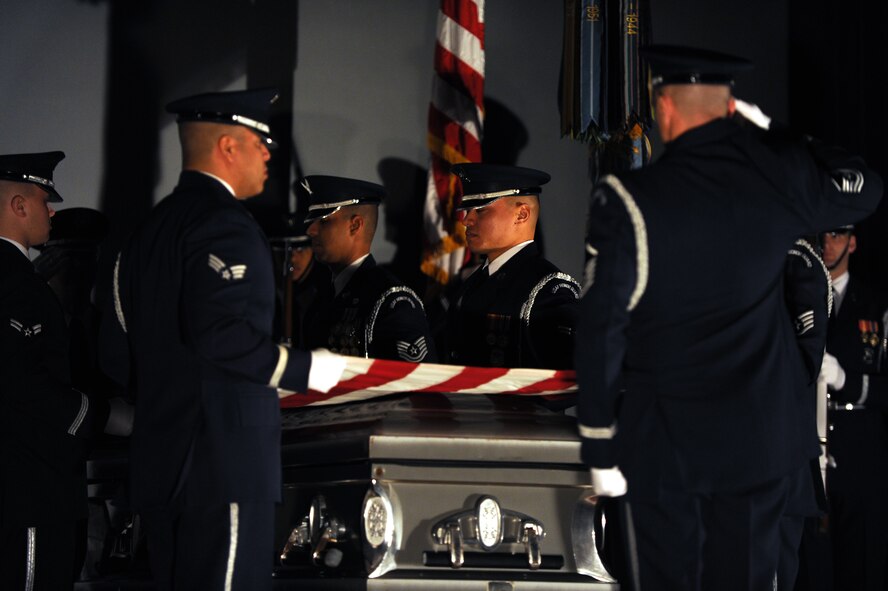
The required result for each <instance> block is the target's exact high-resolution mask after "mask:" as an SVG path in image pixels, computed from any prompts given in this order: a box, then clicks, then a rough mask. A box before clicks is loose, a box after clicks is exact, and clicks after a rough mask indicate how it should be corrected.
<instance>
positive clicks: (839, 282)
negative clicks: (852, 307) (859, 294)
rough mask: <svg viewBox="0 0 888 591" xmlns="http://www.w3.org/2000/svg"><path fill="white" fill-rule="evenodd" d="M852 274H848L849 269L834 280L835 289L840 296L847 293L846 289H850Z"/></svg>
mask: <svg viewBox="0 0 888 591" xmlns="http://www.w3.org/2000/svg"><path fill="white" fill-rule="evenodd" d="M850 278H851V276H850V275H849V274H848V271H845V272H844V273H842V274H841V275H839V276H838V277H836V278H835V279H833V280H832V286H833V289H834V290H835V291H836V294H838V296H839V297H842V296H844V295H845V290H847V289H848V280H849V279H850Z"/></svg>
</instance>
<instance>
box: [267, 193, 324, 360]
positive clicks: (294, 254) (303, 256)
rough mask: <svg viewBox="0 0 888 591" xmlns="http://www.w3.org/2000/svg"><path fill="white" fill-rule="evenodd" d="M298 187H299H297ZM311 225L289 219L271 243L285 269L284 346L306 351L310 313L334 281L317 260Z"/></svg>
mask: <svg viewBox="0 0 888 591" xmlns="http://www.w3.org/2000/svg"><path fill="white" fill-rule="evenodd" d="M297 185H298V183H297ZM307 229H308V225H307V224H306V223H305V221H304V220H303V216H301V215H299V214H291V215H289V216H288V218H287V229H286V231H285V235H282V236H275V237H274V238H271V239H270V240H269V241H270V242H271V249H272V252H273V254H274V255H275V259H276V263H277V264H282V265H283V266H284V269H285V270H284V272H283V273H281V274H280V277H281V282H280V284H279V285H278V291H279V300H280V302H281V304H280V318H279V320H278V322H277V328H278V331H279V333H280V334H277V335H276V336H278V337H279V339H280V340H281V342H285V343H289V344H290V345H292V346H294V347H299V348H304V347H305V346H306V345H305V326H306V320H307V315H308V310H309V308H311V306H312V305H313V304H314V303H315V301H316V300H317V299H318V297H320V296H321V295H326V293H327V291H328V289H329V286H330V281H331V280H332V278H331V274H330V268H329V267H327V265H324V264H321V263H319V262H318V261H317V260H316V259H315V258H314V251H313V250H312V247H311V238H310V237H309V235H308V234H307V233H306V230H307Z"/></svg>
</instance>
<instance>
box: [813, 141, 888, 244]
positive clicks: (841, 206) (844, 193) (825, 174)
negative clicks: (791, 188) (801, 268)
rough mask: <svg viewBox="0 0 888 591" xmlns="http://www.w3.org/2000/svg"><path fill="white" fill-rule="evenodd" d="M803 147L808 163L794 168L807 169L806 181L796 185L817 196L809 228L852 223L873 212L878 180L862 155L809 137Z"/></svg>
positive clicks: (879, 193) (878, 197) (879, 195)
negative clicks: (855, 154) (856, 154)
mask: <svg viewBox="0 0 888 591" xmlns="http://www.w3.org/2000/svg"><path fill="white" fill-rule="evenodd" d="M805 147H806V150H807V153H808V155H809V157H810V158H809V160H810V163H811V164H809V165H808V166H803V165H799V166H797V167H796V170H798V171H805V170H806V171H807V172H806V173H805V174H806V176H807V182H800V183H799V187H804V190H805V191H806V192H807V194H808V195H807V196H808V197H810V196H812V195H813V196H816V197H817V199H815V200H814V210H813V211H812V214H813V219H812V220H811V221H812V222H813V224H814V226H815V227H813V228H811V230H814V231H818V232H820V231H826V230H829V229H831V228H836V227H839V226H843V225H846V224H852V223H854V222H858V221H860V220H861V219H863V218H865V217H866V216H868V215H869V214H871V213H872V212H873V211H875V209H876V206H878V204H879V201H881V199H882V179H881V177H880V176H879V175H878V174H876V173H875V172H873V171H872V170H870V169H869V168H868V167H867V165H866V163H865V162H864V161H863V159H862V158H860V157H858V156H854V155H852V154H849V153H848V152H846V151H844V150H843V149H841V148H838V147H834V146H828V145H826V144H824V143H822V142H820V141H818V140H813V139H812V140H809V141H808V142H807V144H806V146H805Z"/></svg>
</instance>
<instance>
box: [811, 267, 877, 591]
mask: <svg viewBox="0 0 888 591" xmlns="http://www.w3.org/2000/svg"><path fill="white" fill-rule="evenodd" d="M883 312H884V307H883V305H882V304H881V303H880V302H879V300H878V298H877V297H876V295H875V294H874V292H873V291H872V290H871V289H869V287H868V286H867V285H866V284H865V283H862V282H861V281H860V280H859V279H857V278H855V277H854V275H851V276H850V277H849V279H848V286H847V289H846V291H845V297H844V298H842V305H841V306H840V307H839V309H838V314H836V315H834V316H833V317H832V318H830V325H829V333H828V336H827V341H826V350H827V352H828V353H830V354H831V355H834V356H835V357H836V359H837V360H838V362H839V365H841V366H842V369H844V370H845V384H844V386H843V387H842V389H841V390H839V391H838V392H835V391H833V390H832V389H830V402H831V403H833V404H834V406H836V407H838V409H835V410H830V411H829V413H828V419H829V423H830V430H829V435H828V449H829V453H830V455H831V456H833V458H834V459H835V466H834V467H830V468H829V469H828V470H827V476H826V484H827V490H828V491H829V497H830V505H831V511H830V531H831V535H832V541H833V548H834V555H833V558H834V567H835V571H836V578H837V581H838V580H841V581H842V584H843V585H845V588H847V589H884V584H885V582H886V575H888V569H886V566H885V564H886V562H885V556H886V551H888V540H886V538H888V533H886V532H888V506H886V498H888V417H886V407H885V402H884V401H885V396H886V391H885V382H886V379H888V378H886V375H885V372H886V369H888V368H885V367H884V364H885V358H884V354H885V352H884V346H885V343H884V340H883V338H884V337H883V335H884V334H885V332H884V327H883V325H882V314H883ZM846 405H848V406H850V407H851V409H852V410H844V409H845V408H846Z"/></svg>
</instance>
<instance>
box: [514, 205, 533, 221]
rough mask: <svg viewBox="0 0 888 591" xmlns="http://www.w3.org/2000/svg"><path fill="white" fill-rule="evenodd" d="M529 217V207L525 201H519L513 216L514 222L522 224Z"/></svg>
mask: <svg viewBox="0 0 888 591" xmlns="http://www.w3.org/2000/svg"><path fill="white" fill-rule="evenodd" d="M529 219H530V208H529V207H528V206H527V204H526V203H519V204H518V213H517V215H516V216H515V223H516V224H523V223H526V222H527V220H529Z"/></svg>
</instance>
